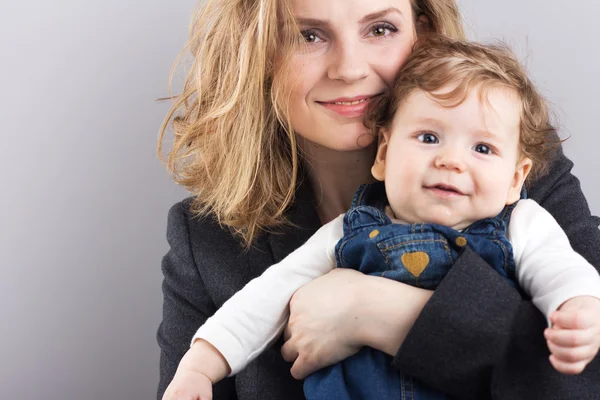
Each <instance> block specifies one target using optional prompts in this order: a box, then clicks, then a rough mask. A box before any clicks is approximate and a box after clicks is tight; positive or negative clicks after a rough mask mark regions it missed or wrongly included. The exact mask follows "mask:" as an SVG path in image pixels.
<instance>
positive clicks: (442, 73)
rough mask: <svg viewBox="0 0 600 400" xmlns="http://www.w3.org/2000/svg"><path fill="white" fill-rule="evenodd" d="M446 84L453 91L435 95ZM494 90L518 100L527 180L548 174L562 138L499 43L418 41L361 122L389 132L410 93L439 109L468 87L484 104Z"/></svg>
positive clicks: (516, 62)
mask: <svg viewBox="0 0 600 400" xmlns="http://www.w3.org/2000/svg"><path fill="white" fill-rule="evenodd" d="M448 85H455V87H454V88H453V89H452V90H451V91H449V92H444V93H439V90H440V89H442V88H444V87H447V86H448ZM497 87H502V88H507V89H509V90H511V91H513V92H514V93H515V94H516V95H517V97H518V99H519V102H520V132H519V150H520V155H521V159H522V158H523V157H528V158H530V159H531V161H532V167H531V171H530V172H529V175H528V176H527V181H526V182H531V181H535V180H536V179H538V178H539V177H540V176H542V175H543V174H545V173H546V172H547V169H548V165H549V161H550V160H551V158H552V157H551V156H552V154H553V153H554V152H555V151H556V150H557V149H558V147H559V146H560V143H561V140H560V139H559V137H558V134H557V132H556V129H555V128H554V126H552V124H551V122H550V113H549V108H548V105H547V103H546V101H545V100H544V98H543V97H542V95H541V94H540V93H539V92H538V91H537V90H536V88H535V86H534V84H533V83H532V81H531V80H530V79H529V77H528V76H527V72H526V71H525V68H524V67H523V66H522V65H521V63H520V62H519V60H518V59H517V57H516V56H515V55H514V53H513V52H512V51H511V50H510V49H509V48H508V46H506V45H504V44H502V43H498V44H489V45H485V44H479V43H474V42H467V41H461V40H454V39H450V38H447V37H443V36H436V35H430V36H429V37H426V38H423V39H421V40H419V41H417V42H416V43H415V46H414V49H413V51H412V53H411V54H410V56H409V57H408V59H407V60H406V62H405V64H404V66H403V67H402V69H401V70H400V72H399V73H398V76H397V79H396V82H395V84H394V88H393V89H392V91H391V93H390V95H389V96H386V97H384V98H381V99H378V101H376V102H373V103H372V104H370V105H369V106H370V107H369V110H368V111H367V113H368V114H367V117H366V121H365V124H366V125H367V126H368V127H369V128H370V129H371V132H372V133H373V134H377V133H378V132H381V130H382V129H386V130H390V128H391V125H392V121H393V119H394V115H395V114H396V111H397V110H398V107H400V106H401V104H402V102H403V101H404V99H406V98H407V97H408V96H409V94H410V93H411V92H412V91H413V90H415V89H420V90H422V91H424V92H426V93H428V94H429V95H430V96H431V97H433V98H435V99H436V100H438V101H440V103H441V104H442V105H443V106H447V107H455V106H457V105H459V104H461V103H462V102H463V101H464V100H465V99H466V98H467V96H468V95H469V92H471V90H473V89H478V90H479V97H480V100H481V101H483V102H487V93H488V91H489V90H490V89H492V88H497ZM436 92H437V93H436Z"/></svg>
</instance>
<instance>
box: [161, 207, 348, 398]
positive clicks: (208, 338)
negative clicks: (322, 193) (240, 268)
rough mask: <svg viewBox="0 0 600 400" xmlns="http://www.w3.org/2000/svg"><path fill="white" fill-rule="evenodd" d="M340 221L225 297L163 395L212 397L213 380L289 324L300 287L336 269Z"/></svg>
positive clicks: (243, 362) (231, 371)
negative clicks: (293, 296)
mask: <svg viewBox="0 0 600 400" xmlns="http://www.w3.org/2000/svg"><path fill="white" fill-rule="evenodd" d="M342 224H343V215H341V216H339V217H338V218H336V219H334V220H333V221H331V222H329V223H328V224H326V225H324V226H322V227H321V228H320V229H319V230H318V231H317V232H316V233H315V234H314V235H313V236H311V238H310V239H308V241H307V242H306V243H305V244H303V245H302V246H301V247H299V248H298V249H296V250H295V251H294V252H292V253H291V254H290V255H288V256H287V257H286V258H284V259H283V260H282V261H281V262H279V263H277V264H275V265H273V266H271V267H269V268H268V269H267V270H266V271H265V272H264V273H263V274H262V275H261V276H259V277H257V278H255V279H253V280H251V281H250V282H248V284H247V285H246V286H244V288H243V289H242V290H240V291H239V292H237V293H236V294H235V295H233V296H232V297H231V298H230V299H229V300H227V301H226V302H225V303H224V304H223V306H222V307H221V308H220V309H219V310H218V311H217V312H216V313H215V314H214V315H213V316H212V317H211V318H209V319H208V320H207V321H206V323H205V324H204V325H202V326H201V327H200V329H198V331H197V332H196V334H195V335H194V338H193V339H192V346H191V347H190V349H189V350H188V352H187V353H186V354H185V355H184V357H183V358H182V360H181V362H180V363H179V366H178V368H177V372H176V373H175V377H174V378H173V381H172V382H171V384H170V385H169V387H168V388H167V391H166V392H165V396H164V397H163V399H173V400H175V399H180V398H181V399H183V398H185V399H197V398H203V397H202V396H204V397H210V396H211V395H212V387H211V385H212V384H214V383H216V382H218V381H219V380H221V379H223V378H224V377H226V376H227V375H233V374H236V373H237V372H239V371H240V370H241V369H242V368H244V367H245V366H246V365H247V364H248V363H250V361H252V360H253V359H254V358H256V357H257V356H258V355H259V354H260V353H261V352H262V351H263V350H264V349H265V348H266V347H267V346H269V344H271V343H272V342H273V341H274V340H275V339H276V338H277V337H278V336H279V334H281V331H282V330H283V328H284V326H285V323H286V321H287V318H288V313H289V309H288V303H289V301H290V299H291V298H292V295H293V294H294V293H295V292H296V290H298V289H299V288H300V287H302V286H304V285H305V284H307V283H309V282H310V281H312V280H313V279H315V278H318V277H319V276H321V275H324V274H326V273H327V272H329V271H331V270H332V269H333V268H334V267H335V255H334V251H335V245H336V243H337V241H338V240H339V239H340V238H341V237H342V235H343V228H342ZM207 389H208V392H207Z"/></svg>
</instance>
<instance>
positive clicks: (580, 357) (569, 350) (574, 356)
mask: <svg viewBox="0 0 600 400" xmlns="http://www.w3.org/2000/svg"><path fill="white" fill-rule="evenodd" d="M548 349H549V350H550V352H551V353H552V355H554V356H555V357H556V359H557V360H558V361H561V362H566V363H571V364H574V363H578V362H581V361H584V362H586V363H588V362H590V361H591V360H592V359H593V358H594V356H595V355H596V353H597V352H598V349H596V348H594V347H593V346H583V347H561V346H557V345H555V344H554V343H552V342H550V341H548Z"/></svg>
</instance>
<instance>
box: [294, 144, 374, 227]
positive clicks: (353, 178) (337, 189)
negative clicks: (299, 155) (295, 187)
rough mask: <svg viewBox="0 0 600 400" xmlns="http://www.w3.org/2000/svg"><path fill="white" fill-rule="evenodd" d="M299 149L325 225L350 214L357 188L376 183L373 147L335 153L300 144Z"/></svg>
mask: <svg viewBox="0 0 600 400" xmlns="http://www.w3.org/2000/svg"><path fill="white" fill-rule="evenodd" d="M300 147H301V150H302V152H303V155H304V160H305V166H306V171H307V173H308V178H309V181H310V184H311V186H312V188H313V191H314V193H315V200H316V208H317V212H318V214H319V217H320V218H321V222H322V223H323V224H325V223H327V222H329V221H331V220H332V219H334V218H336V217H337V216H338V215H340V214H343V213H345V212H346V211H348V209H349V208H350V206H351V205H352V197H353V196H354V193H355V192H356V189H357V188H358V185H360V184H363V183H371V182H373V180H374V179H373V177H372V176H371V166H372V165H373V160H374V157H375V147H374V145H371V146H369V147H366V148H364V149H360V150H356V151H336V150H331V149H327V148H324V147H322V146H319V145H317V144H314V143H312V142H308V141H306V140H301V143H300Z"/></svg>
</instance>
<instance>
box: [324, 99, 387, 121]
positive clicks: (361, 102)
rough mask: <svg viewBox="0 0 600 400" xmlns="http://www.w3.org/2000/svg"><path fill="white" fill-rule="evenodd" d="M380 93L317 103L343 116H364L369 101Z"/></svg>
mask: <svg viewBox="0 0 600 400" xmlns="http://www.w3.org/2000/svg"><path fill="white" fill-rule="evenodd" d="M376 96H378V95H366V96H356V97H340V98H338V99H334V100H330V101H318V102H317V103H318V104H320V105H322V106H323V107H325V108H327V109H328V110H331V111H333V112H335V113H337V114H339V115H341V116H342V117H346V118H357V117H362V116H363V115H364V113H365V111H366V110H367V106H368V105H369V101H370V100H372V99H373V98H375V97H376Z"/></svg>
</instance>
